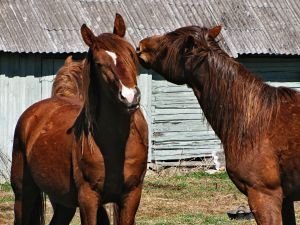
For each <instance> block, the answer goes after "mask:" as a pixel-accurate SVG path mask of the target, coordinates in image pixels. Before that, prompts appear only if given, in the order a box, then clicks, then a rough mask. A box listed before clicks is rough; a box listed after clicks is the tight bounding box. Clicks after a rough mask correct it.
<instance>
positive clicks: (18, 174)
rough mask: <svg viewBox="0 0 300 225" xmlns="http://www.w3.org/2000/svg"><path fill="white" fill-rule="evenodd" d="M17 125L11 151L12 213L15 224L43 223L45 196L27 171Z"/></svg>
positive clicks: (35, 224)
mask: <svg viewBox="0 0 300 225" xmlns="http://www.w3.org/2000/svg"><path fill="white" fill-rule="evenodd" d="M18 131H19V126H18V125H17V127H16V131H15V136H14V142H13V151H12V164H11V177H10V181H11V186H12V189H13V192H14V194H15V204H14V214H15V222H14V224H15V225H21V224H30V225H44V224H45V217H44V212H45V196H44V195H43V193H42V192H41V191H40V189H39V188H38V186H37V185H36V184H35V182H34V181H33V178H32V177H31V174H30V172H29V169H28V166H27V162H26V154H25V147H24V144H23V143H22V141H21V138H20V135H18Z"/></svg>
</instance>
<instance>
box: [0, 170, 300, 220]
mask: <svg viewBox="0 0 300 225" xmlns="http://www.w3.org/2000/svg"><path fill="white" fill-rule="evenodd" d="M240 205H245V206H247V199H246V197H245V196H243V195H242V194H240V193H239V191H238V190H237V189H236V187H235V186H234V185H233V184H232V182H231V181H230V180H229V178H228V176H227V174H226V173H225V172H222V173H218V174H214V175H209V174H207V173H205V172H203V171H180V170H178V169H174V168H170V169H166V170H163V171H162V172H161V173H155V172H153V171H148V172H147V175H146V178H145V182H144V189H143V194H142V199H141V204H140V207H139V210H138V213H137V217H136V221H137V225H198V224H199V225H200V224H201V225H202V224H203V225H255V224H256V223H255V221H254V220H236V221H235V220H230V219H229V218H228V217H227V214H226V212H227V211H229V210H232V209H236V208H237V207H238V206H240ZM47 209H48V210H47V221H49V220H50V218H51V215H52V212H51V206H50V204H49V203H48V205H47ZM0 212H1V213H0V225H4V224H13V222H12V221H13V195H12V191H11V188H10V185H9V184H3V185H0ZM296 212H297V213H296V215H297V222H298V223H299V222H300V206H299V205H297V204H296ZM71 224H72V225H79V224H80V221H79V216H78V213H77V215H76V217H75V218H74V219H73V221H72V223H71Z"/></svg>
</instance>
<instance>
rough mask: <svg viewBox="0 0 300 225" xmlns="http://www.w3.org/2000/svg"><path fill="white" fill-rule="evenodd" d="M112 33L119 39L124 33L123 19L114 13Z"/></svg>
mask: <svg viewBox="0 0 300 225" xmlns="http://www.w3.org/2000/svg"><path fill="white" fill-rule="evenodd" d="M113 33H114V34H116V35H118V36H120V37H124V36H125V33H126V26H125V22H124V20H123V17H122V16H121V15H120V14H118V13H116V18H115V23H114V31H113Z"/></svg>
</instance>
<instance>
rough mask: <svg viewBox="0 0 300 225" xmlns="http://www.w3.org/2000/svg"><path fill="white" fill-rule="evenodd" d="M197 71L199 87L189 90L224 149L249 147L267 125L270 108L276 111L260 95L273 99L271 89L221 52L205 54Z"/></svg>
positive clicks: (269, 118) (271, 111) (271, 114)
mask: <svg viewBox="0 0 300 225" xmlns="http://www.w3.org/2000/svg"><path fill="white" fill-rule="evenodd" d="M211 54H215V55H211ZM196 72H197V74H198V79H199V80H198V85H197V84H196V85H192V88H193V90H194V93H195V95H196V96H197V99H198V101H199V104H200V106H201V108H202V110H203V113H204V115H205V117H206V119H207V121H208V122H209V124H210V125H211V127H212V128H213V130H214V131H215V133H216V135H217V136H218V137H219V138H220V140H221V142H222V143H223V145H224V149H227V148H243V147H242V146H243V145H247V144H249V142H248V140H251V141H250V142H251V143H250V144H251V145H252V144H253V143H254V142H255V140H256V139H257V138H258V137H259V135H260V134H262V132H263V131H264V130H265V129H266V127H267V126H268V125H269V121H270V120H271V117H272V116H273V115H274V114H273V112H274V110H273V108H277V106H275V107H274V106H272V105H271V104H268V103H266V102H267V100H264V96H263V94H264V92H268V94H270V98H271V99H272V100H273V99H275V98H276V94H275V92H274V94H273V93H272V90H271V89H272V87H269V86H268V85H266V84H264V83H263V82H262V81H261V80H259V79H258V78H256V77H255V76H254V75H252V74H251V73H250V72H248V71H246V69H244V67H243V66H242V65H240V64H239V63H237V62H235V61H233V59H231V58H230V57H229V56H227V55H226V54H225V53H222V52H221V53H218V52H217V53H214V52H211V53H208V57H207V59H206V61H205V63H204V64H202V66H200V67H199V68H198V70H196ZM199 75H200V78H199ZM267 98H268V97H267ZM276 103H277V101H276Z"/></svg>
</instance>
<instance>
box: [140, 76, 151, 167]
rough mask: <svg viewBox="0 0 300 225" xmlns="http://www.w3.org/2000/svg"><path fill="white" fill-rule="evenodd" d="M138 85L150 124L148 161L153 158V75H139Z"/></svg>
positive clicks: (143, 107)
mask: <svg viewBox="0 0 300 225" xmlns="http://www.w3.org/2000/svg"><path fill="white" fill-rule="evenodd" d="M138 87H139V89H140V91H141V109H142V112H143V114H144V116H145V119H146V121H147V124H148V134H149V136H148V146H149V147H148V161H149V162H150V161H151V159H152V144H151V143H152V142H151V134H152V126H151V96H152V75H151V74H148V73H145V72H143V73H141V74H140V75H139V77H138Z"/></svg>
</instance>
